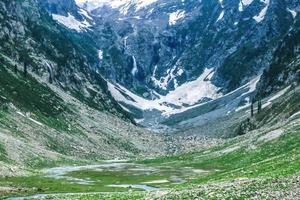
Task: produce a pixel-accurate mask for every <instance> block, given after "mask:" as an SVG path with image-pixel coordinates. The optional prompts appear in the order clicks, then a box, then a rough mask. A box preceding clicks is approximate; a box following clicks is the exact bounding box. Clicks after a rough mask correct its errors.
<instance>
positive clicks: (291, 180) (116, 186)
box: [0, 118, 300, 200]
mask: <svg viewBox="0 0 300 200" xmlns="http://www.w3.org/2000/svg"><path fill="white" fill-rule="evenodd" d="M299 135H300V120H299V118H295V119H291V120H290V121H289V122H288V123H286V124H284V125H282V124H281V125H280V126H279V125H274V126H273V127H271V128H269V129H267V130H266V129H260V130H255V131H252V132H250V133H249V134H247V135H244V136H240V137H237V138H234V139H230V140H228V141H227V142H225V143H224V144H222V145H219V146H217V147H213V148H208V149H206V150H202V151H200V152H195V153H189V154H184V155H178V156H169V157H159V158H155V159H150V160H133V161H126V160H119V161H103V162H101V163H98V164H96V165H95V164H94V165H85V166H81V167H80V166H79V167H78V166H77V167H76V166H70V167H59V168H52V169H43V170H39V171H35V172H33V173H32V174H31V175H29V176H17V177H6V178H1V179H0V194H1V195H2V197H3V198H5V197H14V196H15V197H18V196H31V195H34V196H31V197H29V198H28V199H41V198H46V199H299V198H300V154H299V152H300V137H299ZM37 194H38V195H37ZM44 194H47V195H44ZM8 199H10V200H20V199H27V198H19V197H18V198H8Z"/></svg>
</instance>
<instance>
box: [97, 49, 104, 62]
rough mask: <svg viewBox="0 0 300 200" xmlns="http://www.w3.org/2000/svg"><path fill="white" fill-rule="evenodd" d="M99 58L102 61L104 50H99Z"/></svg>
mask: <svg viewBox="0 0 300 200" xmlns="http://www.w3.org/2000/svg"><path fill="white" fill-rule="evenodd" d="M98 58H99V60H100V61H101V60H103V51H102V50H99V51H98Z"/></svg>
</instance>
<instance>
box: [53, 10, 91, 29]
mask: <svg viewBox="0 0 300 200" xmlns="http://www.w3.org/2000/svg"><path fill="white" fill-rule="evenodd" d="M52 17H53V19H54V20H55V21H57V22H58V23H60V24H62V25H64V26H65V27H67V28H69V29H72V30H75V31H77V32H81V31H83V30H86V29H88V28H89V27H91V24H90V23H89V22H88V21H87V20H84V21H82V22H81V21H78V20H77V19H76V18H75V17H74V16H73V15H71V14H70V13H68V16H67V17H66V16H63V15H57V14H52Z"/></svg>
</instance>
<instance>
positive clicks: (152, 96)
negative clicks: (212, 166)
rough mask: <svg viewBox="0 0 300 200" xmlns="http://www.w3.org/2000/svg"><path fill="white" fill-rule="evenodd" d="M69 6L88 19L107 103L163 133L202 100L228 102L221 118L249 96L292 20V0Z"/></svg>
mask: <svg viewBox="0 0 300 200" xmlns="http://www.w3.org/2000/svg"><path fill="white" fill-rule="evenodd" d="M77 4H78V6H80V7H81V9H85V10H87V12H89V13H88V14H89V16H90V17H92V18H93V20H94V24H93V26H92V28H91V29H92V30H90V31H91V32H93V34H94V37H93V36H92V37H93V43H96V44H97V47H98V57H99V67H98V68H97V70H98V71H99V73H100V74H102V75H103V76H104V77H105V78H106V79H107V80H109V82H110V83H109V90H110V92H111V93H112V95H113V96H114V98H115V99H116V100H117V101H118V102H119V103H120V104H121V105H122V106H123V108H124V109H125V110H128V109H129V111H130V112H131V113H132V114H131V115H132V116H134V118H135V119H136V121H137V122H139V123H140V124H142V125H143V126H146V127H155V129H157V128H163V130H165V129H166V128H167V129H169V128H170V127H169V126H167V127H166V126H165V125H164V124H166V123H165V121H166V120H167V121H170V120H171V121H173V118H177V119H176V120H175V121H176V123H177V122H179V121H182V119H187V118H195V117H197V116H199V115H200V114H197V113H199V112H198V111H197V110H204V109H202V106H203V105H204V106H207V104H206V103H208V105H209V104H214V105H215V104H217V105H219V106H220V105H221V104H220V103H218V102H220V101H221V102H222V104H233V105H232V106H228V108H227V109H226V110H223V111H222V113H228V112H233V111H234V110H235V109H237V107H238V106H239V105H242V104H244V102H247V101H249V99H251V98H253V96H255V92H256V90H255V89H256V84H257V83H258V82H259V80H260V77H261V75H262V74H263V71H264V70H268V69H269V68H270V65H271V63H272V62H273V60H275V56H276V55H275V54H276V49H277V47H278V46H279V45H280V44H281V42H282V40H285V38H286V35H287V34H289V32H290V31H291V29H294V28H295V26H294V24H295V23H296V21H297V20H298V18H299V15H298V12H299V3H298V2H297V1H284V2H282V1H279V0H278V1H276V0H273V1H259V0H254V1H238V0H230V1H217V0H214V1H208V0H207V1H192V0H190V1H181V0H180V1H179V0H173V1H164V0H157V1H78V2H77ZM88 32H89V31H88ZM247 90H248V91H247ZM239 95H242V97H237V96H239ZM228 96H229V97H228ZM232 102H234V103H232ZM191 112H193V113H194V114H193V115H191V116H190V115H189V114H187V113H191ZM202 114H203V113H202ZM213 120H216V117H213ZM168 124H170V123H168ZM171 129H172V128H171Z"/></svg>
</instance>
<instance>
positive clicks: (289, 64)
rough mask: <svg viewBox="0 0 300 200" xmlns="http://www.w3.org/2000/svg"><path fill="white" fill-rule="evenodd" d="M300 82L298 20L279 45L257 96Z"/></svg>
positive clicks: (299, 27) (299, 28)
mask: <svg viewBox="0 0 300 200" xmlns="http://www.w3.org/2000/svg"><path fill="white" fill-rule="evenodd" d="M299 81H300V20H299V18H298V19H297V20H295V23H294V25H293V27H292V28H291V29H290V30H289V32H288V34H287V35H286V36H285V37H284V38H283V39H282V41H281V42H280V43H279V45H278V47H277V48H276V51H275V53H274V57H273V60H272V62H271V65H270V67H269V68H268V69H266V70H265V72H264V74H263V76H262V80H261V82H260V84H259V88H258V95H261V96H264V95H268V94H270V93H272V92H274V91H277V90H279V89H281V88H283V87H285V86H286V85H292V86H293V87H295V86H296V85H298V84H299Z"/></svg>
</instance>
